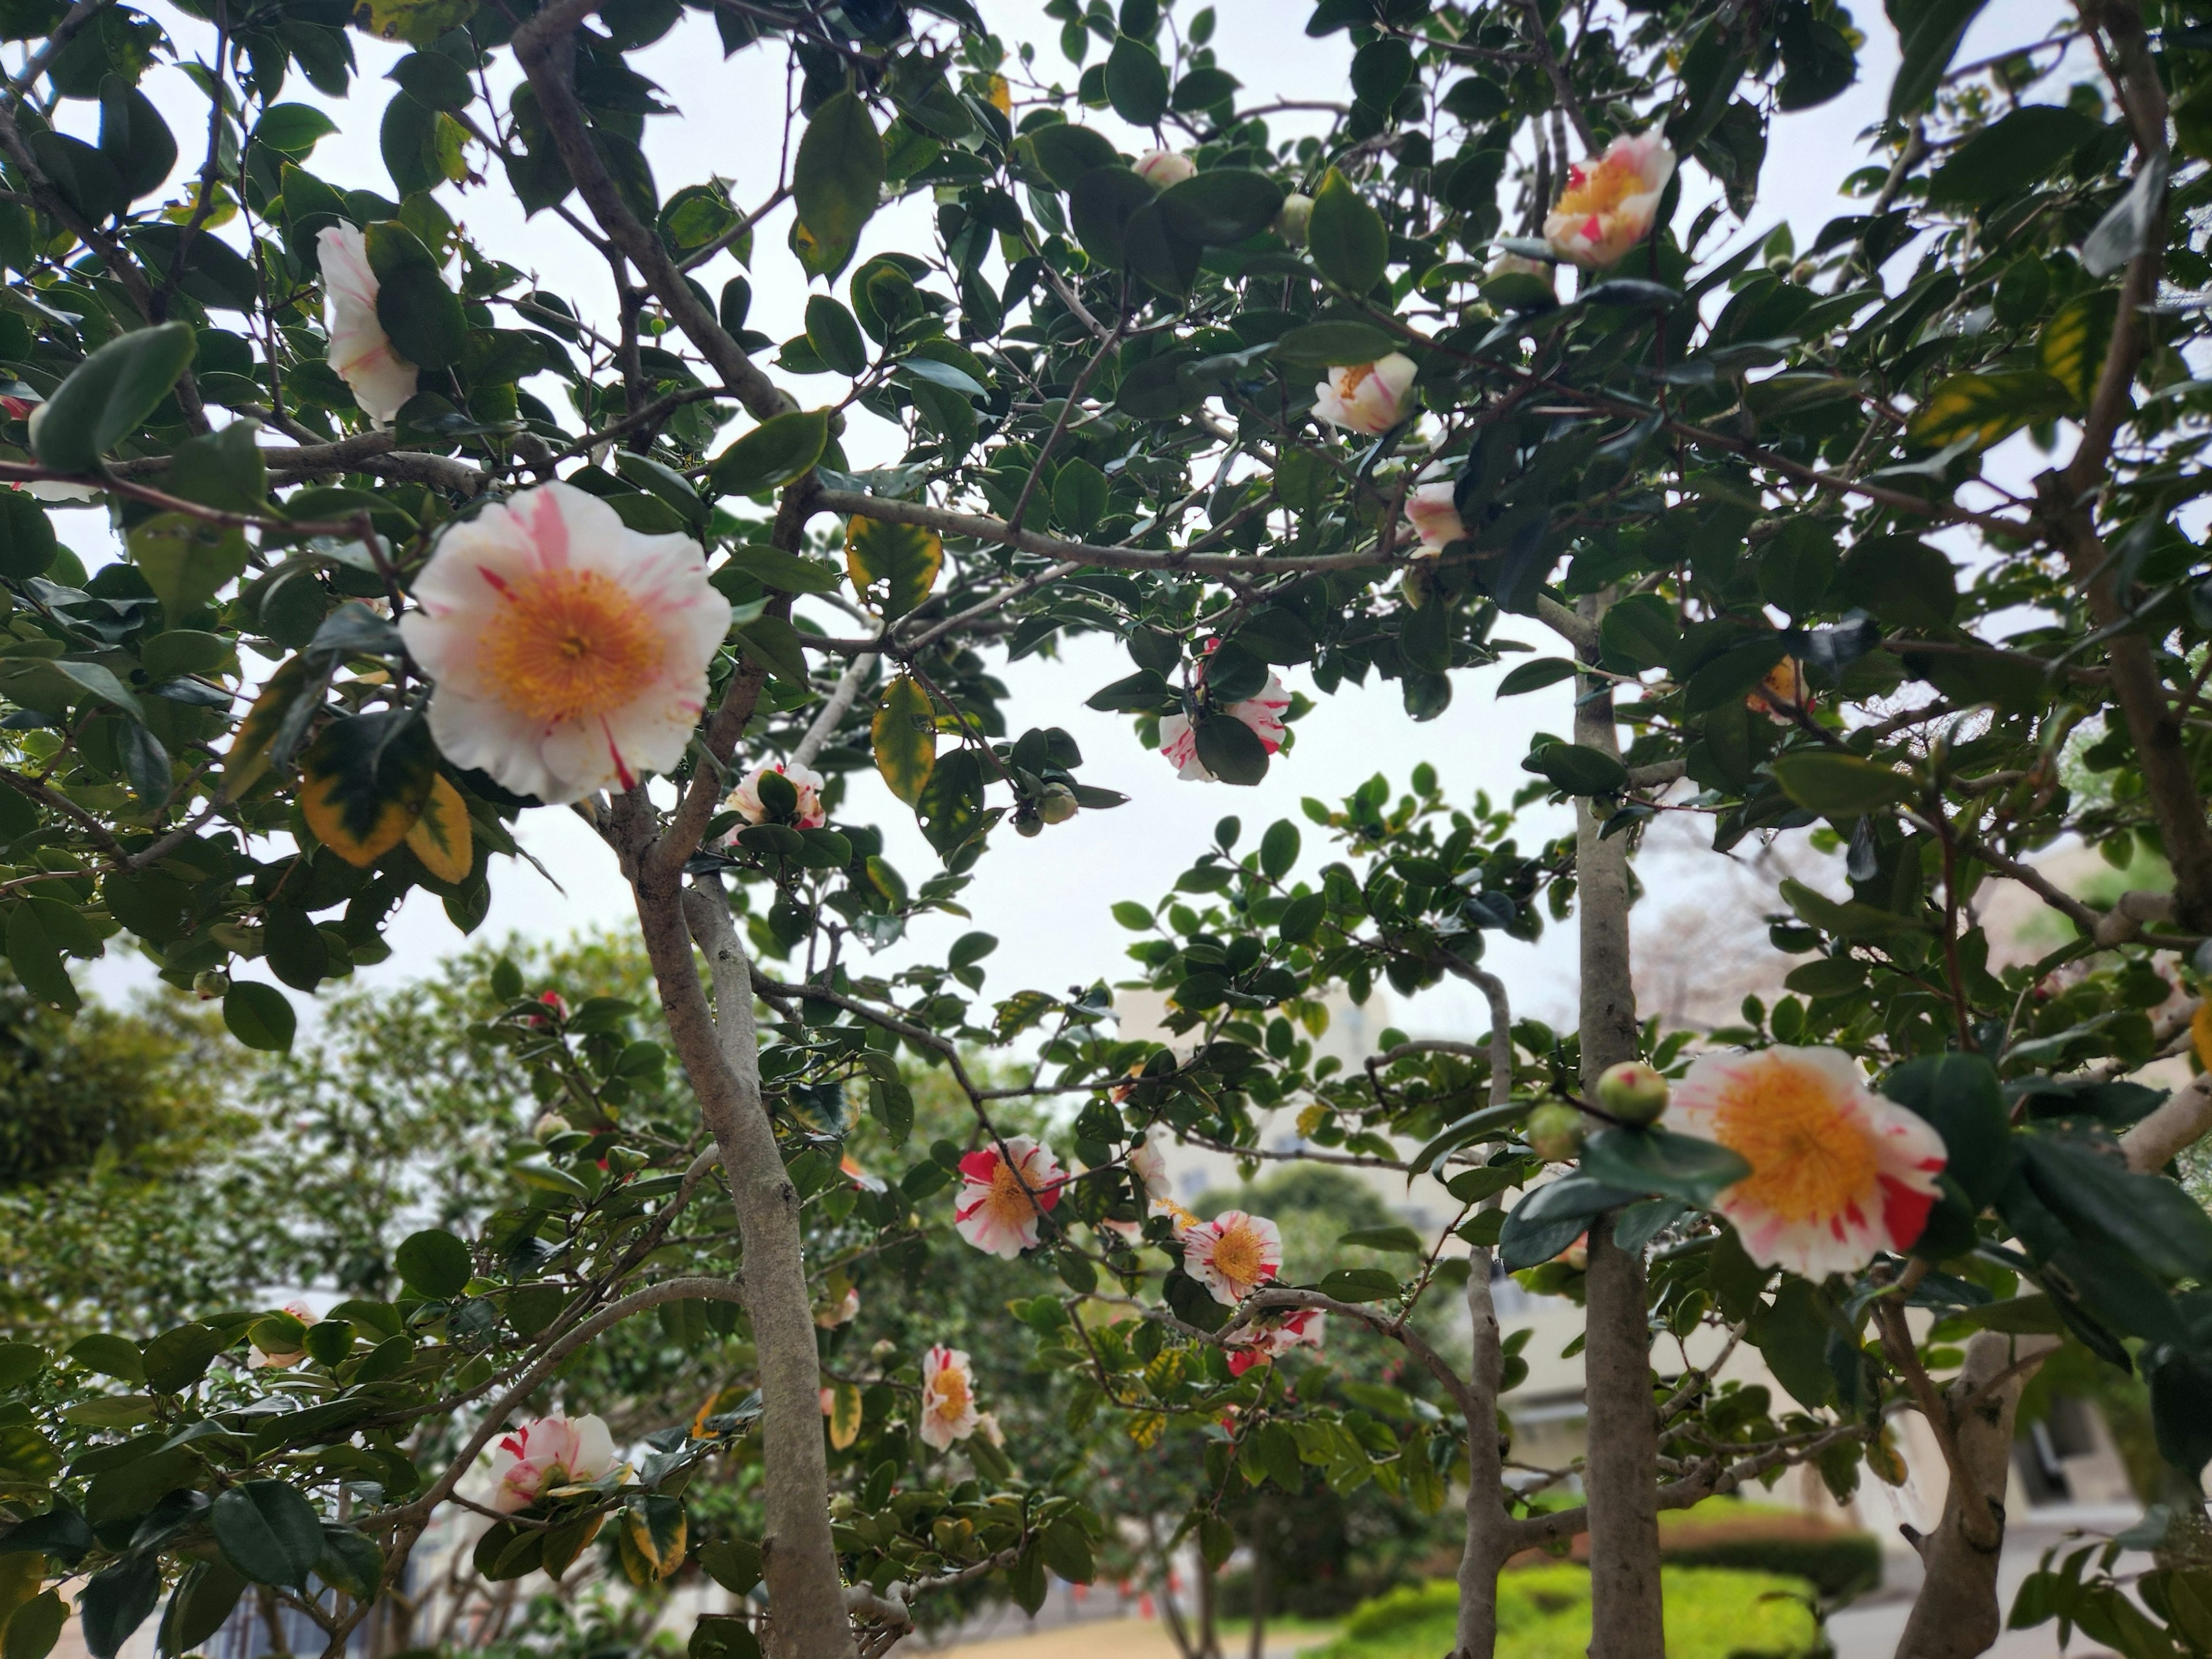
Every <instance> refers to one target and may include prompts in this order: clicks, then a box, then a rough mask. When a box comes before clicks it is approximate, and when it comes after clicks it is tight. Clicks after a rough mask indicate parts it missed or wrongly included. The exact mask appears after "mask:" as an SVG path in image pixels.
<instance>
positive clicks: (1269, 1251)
mask: <svg viewBox="0 0 2212 1659" xmlns="http://www.w3.org/2000/svg"><path fill="white" fill-rule="evenodd" d="M1282 1265H1283V1236H1282V1234H1281V1233H1280V1232H1279V1231H1276V1228H1275V1224H1274V1223H1273V1222H1272V1221H1270V1220H1268V1219H1267V1218H1266V1217H1265V1216H1257V1215H1247V1214H1246V1213H1245V1212H1243V1211H1242V1210H1224V1211H1223V1212H1221V1213H1220V1214H1219V1215H1218V1216H1216V1217H1214V1218H1213V1219H1212V1220H1211V1221H1201V1222H1200V1223H1199V1224H1198V1225H1196V1226H1194V1227H1189V1228H1186V1229H1184V1231H1183V1234H1182V1270H1183V1271H1184V1272H1185V1273H1188V1274H1189V1275H1190V1276H1191V1277H1192V1278H1193V1279H1196V1280H1197V1281H1198V1282H1199V1283H1200V1284H1201V1285H1205V1286H1206V1289H1207V1290H1208V1291H1211V1292H1212V1296H1213V1299H1214V1300H1215V1301H1216V1302H1220V1303H1225V1304H1228V1305H1229V1306H1230V1307H1232V1308H1233V1307H1235V1306H1236V1305H1237V1304H1238V1303H1240V1302H1242V1301H1243V1299H1244V1298H1245V1297H1248V1296H1249V1295H1250V1294H1251V1293H1252V1292H1253V1291H1255V1290H1257V1289H1259V1288H1260V1286H1261V1285H1264V1284H1266V1283H1267V1281H1268V1280H1269V1279H1273V1277H1274V1276H1275V1273H1276V1272H1277V1270H1278V1269H1279V1268H1280V1267H1282Z"/></svg>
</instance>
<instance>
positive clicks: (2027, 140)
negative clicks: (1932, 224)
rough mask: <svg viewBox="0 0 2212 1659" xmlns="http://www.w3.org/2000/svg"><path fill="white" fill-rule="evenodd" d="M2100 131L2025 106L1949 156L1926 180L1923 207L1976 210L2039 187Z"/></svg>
mask: <svg viewBox="0 0 2212 1659" xmlns="http://www.w3.org/2000/svg"><path fill="white" fill-rule="evenodd" d="M2102 131H2104V129H2103V128H2102V127H2101V126H2100V125H2098V123H2096V122H2094V121H2093V120H2091V119H2090V118H2088V117H2087V116H2086V115H2084V114H2082V113H2081V112H2080V111H2078V110H2074V109H2069V108H2068V107H2067V106H2065V105H2063V104H2028V105H2025V106H2022V107H2021V108H2019V109H2016V110H2014V111H2013V112H2011V113H2010V114H2008V115H2003V116H2001V117H1999V118H1997V119H1996V120H1994V121H1992V122H1990V124H1989V125H1987V126H1985V127H1984V128H1983V129H1982V130H1981V131H1979V132H1977V133H1976V134H1974V136H1973V137H1971V138H1969V139H1967V140H1966V143H1963V144H1961V145H1960V146H1959V147H1958V149H1955V150H1953V151H1952V152H1951V154H1950V155H1949V156H1948V158H1947V159H1946V160H1945V161H1944V163H1943V165H1942V167H1937V168H1936V171H1935V173H1933V174H1931V175H1930V176H1929V180H1928V205H1929V206H1930V207H1939V208H1957V207H1979V206H1980V205H1981V204H1984V202H1993V201H1995V200H1996V199H1997V198H1998V197H2003V196H2009V195H2011V194H2012V193H2013V192H2014V191H2020V190H2026V189H2027V188H2028V187H2029V186H2031V185H2039V184H2041V183H2043V182H2044V181H2045V179H2048V178H2049V177H2050V175H2051V173H2052V172H2053V171H2054V170H2055V169H2056V168H2057V166H2058V164H2059V163H2060V162H2062V161H2064V160H2065V159H2066V158H2067V157H2068V156H2069V155H2072V154H2073V153H2074V152H2075V150H2077V149H2081V146H2082V145H2084V144H2086V143H2088V142H2089V141H2090V140H2091V139H2093V138H2094V137H2097V136H2098V134H2099V133H2100V132H2102Z"/></svg>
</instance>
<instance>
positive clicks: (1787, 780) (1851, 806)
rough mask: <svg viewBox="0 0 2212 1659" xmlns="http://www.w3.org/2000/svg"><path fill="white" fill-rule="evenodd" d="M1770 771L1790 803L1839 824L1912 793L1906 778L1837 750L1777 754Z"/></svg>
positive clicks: (1910, 785)
mask: <svg viewBox="0 0 2212 1659" xmlns="http://www.w3.org/2000/svg"><path fill="white" fill-rule="evenodd" d="M1770 770H1771V771H1772V772H1773V774H1774V778H1775V781H1776V782H1778V783H1779V784H1780V785H1781V786H1782V789H1783V793H1785V794H1787V795H1788V796H1789V797H1790V799H1792V800H1794V801H1796V803H1797V804H1798V805H1800V806H1802V807H1804V808H1806V809H1807V810H1808V811H1814V812H1818V813H1819V814H1820V816H1821V817H1825V818H1832V819H1834V820H1836V821H1837V822H1838V823H1842V822H1844V821H1845V820H1848V819H1850V818H1856V817H1862V816H1863V815H1864V814H1866V813H1869V812H1875V811H1880V810H1881V808H1883V807H1885V806H1893V805H1896V804H1897V803H1898V802H1899V801H1901V800H1904V799H1906V798H1907V797H1908V796H1909V795H1911V793H1912V780H1911V777H1909V776H1907V775H1905V774H1904V773H1902V772H1899V771H1898V770H1896V769H1894V768H1892V767H1888V766H1885V765H1883V764H1882V763H1881V762H1879V761H1871V760H1867V759H1864V758H1863V757H1860V756H1857V755H1852V754H1846V753H1844V751H1842V750H1834V749H1800V750H1793V751H1792V752H1791V753H1790V754H1787V755H1782V756H1778V757H1776V758H1775V760H1774V761H1773V762H1772V763H1771V766H1770Z"/></svg>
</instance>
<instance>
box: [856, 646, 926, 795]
mask: <svg viewBox="0 0 2212 1659" xmlns="http://www.w3.org/2000/svg"><path fill="white" fill-rule="evenodd" d="M868 732H869V736H870V737H871V738H872V739H873V740H874V744H875V750H876V770H877V771H878V772H880V773H882V774H883V775H884V782H885V783H887V784H889V785H890V790H891V793H893V794H894V795H896V796H897V797H898V798H899V799H901V800H902V801H904V802H905V803H906V804H907V805H908V806H912V805H915V804H916V803H917V802H919V801H920V800H921V792H922V791H923V790H924V789H926V788H927V787H929V775H930V773H931V772H932V771H933V769H935V768H936V765H937V714H936V711H935V710H934V709H933V708H932V707H931V706H930V702H929V694H928V693H927V691H924V690H922V689H921V686H920V685H919V684H916V682H915V678H914V677H913V676H912V675H910V674H902V675H900V676H899V677H898V678H896V679H895V680H893V681H892V682H891V683H890V685H888V686H886V687H885V688H884V700H883V702H882V703H881V705H880V706H878V708H877V709H876V718H875V720H874V722H873V724H872V725H871V726H869V728H868Z"/></svg>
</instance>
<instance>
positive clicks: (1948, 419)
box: [1905, 368, 2069, 449]
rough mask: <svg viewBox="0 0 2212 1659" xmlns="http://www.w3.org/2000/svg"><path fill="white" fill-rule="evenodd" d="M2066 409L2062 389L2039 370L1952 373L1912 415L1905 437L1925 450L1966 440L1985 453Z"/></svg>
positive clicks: (2061, 413) (1943, 447)
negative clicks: (1996, 443)
mask: <svg viewBox="0 0 2212 1659" xmlns="http://www.w3.org/2000/svg"><path fill="white" fill-rule="evenodd" d="M2068 408H2069V399H2068V397H2067V392H2066V388H2065V386H2063V384H2062V383H2061V382H2059V381H2058V380H2056V379H2054V378H2053V377H2052V376H2051V375H2049V374H2045V373H2044V372H2043V371H2042V370H2040V369H2035V368H2025V369H2008V370H2000V371H1998V372H1996V373H1995V374H1954V375H1953V376H1952V377H1951V378H1950V379H1949V380H1946V381H1944V382H1943V384H1942V385H1941V386H1937V387H1936V389H1935V390H1934V391H1933V392H1929V394H1928V401H1927V402H1925V403H1923V404H1921V405H1920V407H1919V408H1917V409H1916V410H1913V411H1912V418H1911V420H1910V421H1909V422H1906V424H1905V434H1906V435H1907V436H1908V437H1910V438H1911V440H1912V441H1913V442H1914V443H1916V444H1919V445H1922V446H1923V447H1927V448H1929V449H1946V448H1948V447H1950V446H1951V445H1953V444H1955V443H1958V442H1960V441H1962V440H1969V439H1970V440H1972V442H1973V444H1974V446H1975V447H1976V448H1978V449H1986V448H1987V447H1989V446H1990V445H1991V444H1993V443H1995V442H1996V441H1997V440H1998V439H2000V438H2003V437H2008V436H2009V435H2011V434H2013V433H2015V432H2017V431H2019V430H2020V429H2021V428H2022V427H2024V426H2033V425H2034V424H2035V423H2036V422H2039V421H2049V420H2055V419H2057V417H2058V416H2061V415H2063V414H2064V413H2065V412H2066V410H2067V409H2068Z"/></svg>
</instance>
